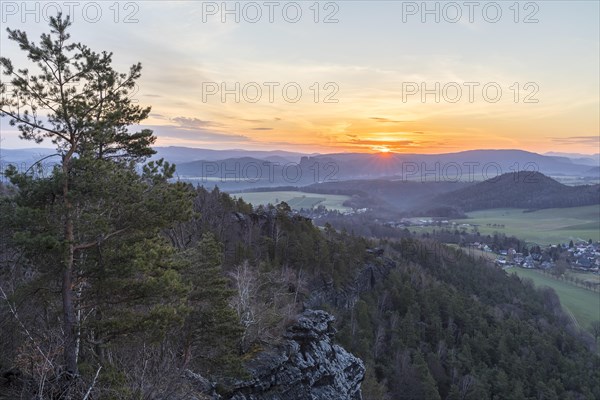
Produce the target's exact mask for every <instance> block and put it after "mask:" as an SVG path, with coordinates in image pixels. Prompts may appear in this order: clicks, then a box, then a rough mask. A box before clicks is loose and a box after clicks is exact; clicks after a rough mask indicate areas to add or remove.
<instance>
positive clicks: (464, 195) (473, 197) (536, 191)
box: [431, 171, 600, 211]
mask: <svg viewBox="0 0 600 400" xmlns="http://www.w3.org/2000/svg"><path fill="white" fill-rule="evenodd" d="M431 204H432V205H438V206H439V205H443V206H451V207H455V208H458V209H461V210H463V211H473V210H485V209H491V208H526V209H542V208H561V207H578V206H587V205H593V204H600V185H583V186H567V185H563V184H561V183H559V182H557V181H555V180H554V179H552V178H549V177H547V176H545V175H543V174H541V173H539V172H528V171H523V172H519V173H507V174H503V175H500V176H498V177H496V178H493V179H489V180H487V181H484V182H481V183H477V184H475V185H472V186H469V187H466V188H461V189H458V190H456V191H453V192H449V193H443V194H441V195H439V196H436V197H434V198H433V200H432V201H431Z"/></svg>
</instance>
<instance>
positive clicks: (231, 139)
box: [143, 125, 253, 144]
mask: <svg viewBox="0 0 600 400" xmlns="http://www.w3.org/2000/svg"><path fill="white" fill-rule="evenodd" d="M143 128H148V129H152V131H154V134H155V135H156V136H157V137H158V138H172V139H185V140H189V141H197V142H199V143H204V142H211V143H215V144H216V143H248V142H253V139H252V138H250V137H248V136H245V135H236V134H228V133H220V132H215V131H210V130H205V129H192V128H188V127H181V126H175V125H154V126H144V127H143Z"/></svg>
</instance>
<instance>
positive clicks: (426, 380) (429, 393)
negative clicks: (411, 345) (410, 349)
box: [413, 351, 441, 400]
mask: <svg viewBox="0 0 600 400" xmlns="http://www.w3.org/2000/svg"><path fill="white" fill-rule="evenodd" d="M413 365H414V367H415V369H416V371H417V375H418V377H419V380H420V382H421V390H422V392H423V398H424V399H431V400H441V398H440V394H439V392H438V388H437V384H436V383H435V380H434V379H433V377H432V376H431V373H430V372H429V367H428V366H427V363H426V362H425V358H424V357H423V354H422V353H421V352H420V351H416V352H415V353H414V355H413Z"/></svg>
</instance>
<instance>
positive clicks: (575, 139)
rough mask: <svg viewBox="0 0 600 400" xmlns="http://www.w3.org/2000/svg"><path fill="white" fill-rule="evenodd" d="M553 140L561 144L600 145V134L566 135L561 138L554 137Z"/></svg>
mask: <svg viewBox="0 0 600 400" xmlns="http://www.w3.org/2000/svg"><path fill="white" fill-rule="evenodd" d="M552 141H554V142H556V143H561V144H589V145H599V144H600V136H598V135H590V136H566V137H560V138H557V137H555V138H552Z"/></svg>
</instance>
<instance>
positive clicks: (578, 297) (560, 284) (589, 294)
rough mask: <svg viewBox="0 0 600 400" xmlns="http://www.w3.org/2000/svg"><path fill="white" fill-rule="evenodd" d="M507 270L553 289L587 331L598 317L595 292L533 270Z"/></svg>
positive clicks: (599, 299) (599, 298) (599, 305)
mask: <svg viewBox="0 0 600 400" xmlns="http://www.w3.org/2000/svg"><path fill="white" fill-rule="evenodd" d="M507 272H508V273H512V272H514V273H516V274H517V275H518V276H519V277H521V278H529V279H531V280H532V281H533V283H534V284H535V285H536V286H548V287H551V288H552V289H554V291H555V292H556V294H557V295H558V297H559V298H560V302H561V304H562V306H563V307H564V308H565V309H567V310H568V311H569V312H570V313H571V314H573V316H574V317H575V319H576V320H577V322H578V323H579V326H580V327H581V328H583V329H585V330H588V331H589V329H590V324H591V323H592V321H594V320H598V319H600V295H598V293H597V292H593V291H591V290H586V289H583V288H580V287H577V286H575V285H573V284H570V283H568V282H565V281H560V280H557V279H554V278H552V277H549V276H547V275H544V274H542V273H541V272H539V271H535V270H530V269H524V268H511V269H509V270H507Z"/></svg>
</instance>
